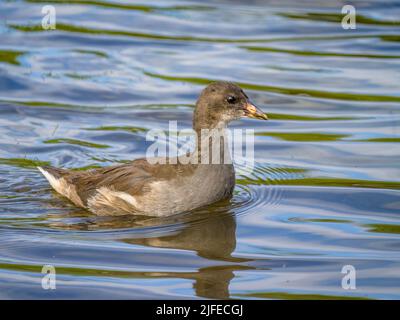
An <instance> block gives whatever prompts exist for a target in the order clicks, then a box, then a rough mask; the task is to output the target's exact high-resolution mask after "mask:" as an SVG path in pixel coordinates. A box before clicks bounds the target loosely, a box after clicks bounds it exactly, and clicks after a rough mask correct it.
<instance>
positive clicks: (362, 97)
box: [144, 72, 400, 102]
mask: <svg viewBox="0 0 400 320" xmlns="http://www.w3.org/2000/svg"><path fill="white" fill-rule="evenodd" d="M144 74H146V75H147V76H150V77H154V78H158V79H163V80H168V81H182V82H188V83H193V84H199V85H207V84H209V83H211V82H213V81H218V80H219V79H206V78H195V77H176V76H167V75H161V74H155V73H150V72H145V73H144ZM236 83H237V84H238V85H239V86H240V87H242V88H243V89H249V90H256V91H257V90H258V91H268V92H276V93H282V94H288V95H308V96H310V97H315V98H325V99H335V100H348V101H381V102H400V96H399V97H397V96H389V95H369V94H361V93H346V92H329V91H320V90H312V89H300V88H285V87H276V86H269V85H260V84H251V83H243V82H236Z"/></svg>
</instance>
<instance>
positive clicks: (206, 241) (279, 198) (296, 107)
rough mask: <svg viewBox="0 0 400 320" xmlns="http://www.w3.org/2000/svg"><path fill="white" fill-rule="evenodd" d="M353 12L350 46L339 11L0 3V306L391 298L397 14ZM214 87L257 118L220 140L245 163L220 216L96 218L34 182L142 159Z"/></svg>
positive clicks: (399, 274) (399, 262)
mask: <svg viewBox="0 0 400 320" xmlns="http://www.w3.org/2000/svg"><path fill="white" fill-rule="evenodd" d="M352 3H353V4H354V5H355V6H356V9H357V14H358V18H357V22H358V23H357V29H356V30H343V29H342V28H341V25H340V21H341V17H342V14H341V7H342V5H343V3H342V2H341V1H329V2H328V1H294V0H292V1H289V0H286V1H272V0H271V1H261V0H258V1H246V2H243V3H241V2H239V1H219V2H212V1H198V2H195V1H159V0H157V1H156V0H154V1H153V0H151V1H143V2H137V1H135V2H133V1H132V2H131V1H118V0H115V1H104V0H96V1H95V0H93V1H92V0H90V1H79V0H77V1H72V0H71V1H64V0H50V1H41V0H27V1H2V2H0V39H1V41H0V289H1V290H0V298H3V299H12V298H19V299H21V298H22V299H24V298H28V299H33V298H39V299H40V298H64V299H65V298H67V299H69V298H74V299H85V298H95V299H103V298H124V299H125V298H141V299H154V298H168V299H187V298H189V299H192V298H223V299H227V298H235V299H248V298H257V299H259V298H260V299H270V298H277V299H301V298H319V299H323V298H351V299H353V298H354V299H355V298H356V299H360V298H361V299H365V298H367V299H399V298H400V216H399V214H400V197H399V196H400V193H399V189H400V161H399V160H400V148H399V142H400V135H399V133H400V130H399V124H400V90H399V83H400V72H399V71H400V42H399V41H400V37H399V34H400V33H399V31H400V20H399V17H400V5H399V3H398V1H396V0H392V1H385V3H383V2H382V1H378V0H371V1H367V0H366V1H353V2H352ZM45 4H52V5H53V6H54V7H55V8H56V12H57V29H56V30H47V31H46V30H43V29H42V27H41V19H42V16H43V15H42V14H41V10H42V7H43V6H44V5H45ZM213 80H229V81H235V82H237V83H239V84H240V85H241V86H242V87H243V88H244V89H246V92H248V94H249V96H250V97H251V99H252V101H253V102H254V103H255V104H256V105H258V106H260V107H261V108H262V109H263V110H264V111H265V112H267V113H268V115H269V116H270V118H271V121H269V122H257V121H252V120H242V121H238V122H236V123H234V124H233V127H234V128H249V127H252V128H254V129H255V133H256V138H255V142H256V144H255V156H256V166H255V170H254V171H253V172H252V173H248V174H246V173H242V174H240V175H238V176H237V181H236V184H237V185H236V188H235V195H234V197H233V198H232V199H231V200H230V201H225V202H222V203H218V204H216V205H213V206H211V207H208V208H203V209H200V210H197V211H195V212H190V213H184V214H182V215H178V216H174V217H170V218H168V219H157V218H137V217H130V218H126V217H124V218H121V217H119V218H110V217H96V216H93V215H91V214H89V213H88V212H86V211H84V210H80V209H77V208H75V207H74V206H73V205H72V204H70V203H69V202H68V201H66V200H65V199H63V198H62V197H60V196H58V195H57V194H55V193H54V192H52V191H51V189H50V187H49V185H48V183H47V181H46V180H45V179H44V177H42V176H41V174H40V173H39V172H38V171H37V169H36V166H37V165H44V164H51V165H54V166H59V167H63V168H77V169H85V168H94V167H100V166H106V165H111V164H116V163H120V162H124V161H128V160H131V159H134V158H137V157H143V156H144V155H145V153H146V149H147V147H148V146H149V144H150V143H151V142H146V141H145V136H146V132H147V131H148V130H149V129H153V128H161V129H167V128H168V121H169V120H177V121H178V123H179V125H180V126H181V127H182V128H189V127H190V126H191V114H192V111H193V104H194V101H195V100H196V98H197V96H198V94H199V92H200V90H201V89H202V88H203V87H204V86H205V85H206V84H207V83H209V82H210V81H213ZM45 264H50V265H54V266H55V267H56V271H57V289H56V290H50V291H49V290H43V289H42V288H41V277H42V274H41V270H42V266H43V265H45ZM345 265H352V266H354V267H355V269H356V271H357V273H356V275H357V282H356V285H357V288H356V290H344V289H343V288H342V286H341V281H342V277H343V274H342V273H341V270H342V267H343V266H345Z"/></svg>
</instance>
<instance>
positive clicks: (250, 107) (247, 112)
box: [243, 102, 268, 120]
mask: <svg viewBox="0 0 400 320" xmlns="http://www.w3.org/2000/svg"><path fill="white" fill-rule="evenodd" d="M243 111H244V116H245V117H248V118H255V119H261V120H268V116H267V115H266V114H265V113H264V112H262V111H261V110H260V109H259V108H257V107H256V106H255V105H254V104H252V103H250V102H246V104H245V106H244V108H243Z"/></svg>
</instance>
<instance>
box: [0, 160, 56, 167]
mask: <svg viewBox="0 0 400 320" xmlns="http://www.w3.org/2000/svg"><path fill="white" fill-rule="evenodd" d="M0 164H5V165H9V166H14V167H21V168H36V167H38V166H47V165H49V164H50V162H48V161H40V160H32V159H26V158H0Z"/></svg>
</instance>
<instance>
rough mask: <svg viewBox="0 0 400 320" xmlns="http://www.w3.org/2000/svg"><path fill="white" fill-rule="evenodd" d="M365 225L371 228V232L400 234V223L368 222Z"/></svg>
mask: <svg viewBox="0 0 400 320" xmlns="http://www.w3.org/2000/svg"><path fill="white" fill-rule="evenodd" d="M365 226H366V227H368V228H369V230H368V231H369V232H378V233H396V234H400V225H398V224H367V225H365Z"/></svg>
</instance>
